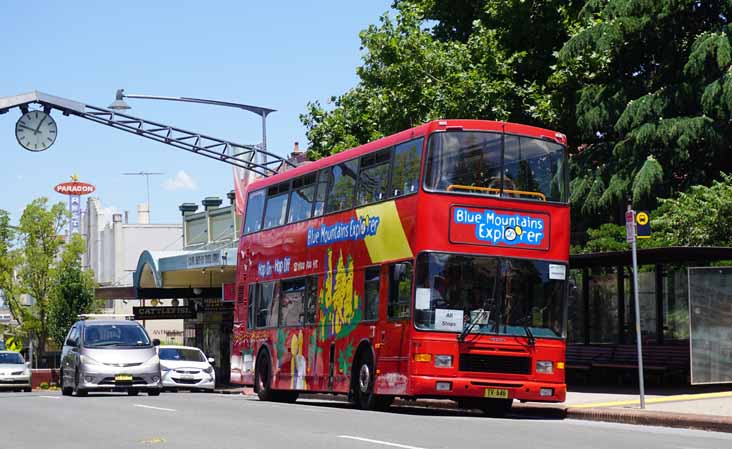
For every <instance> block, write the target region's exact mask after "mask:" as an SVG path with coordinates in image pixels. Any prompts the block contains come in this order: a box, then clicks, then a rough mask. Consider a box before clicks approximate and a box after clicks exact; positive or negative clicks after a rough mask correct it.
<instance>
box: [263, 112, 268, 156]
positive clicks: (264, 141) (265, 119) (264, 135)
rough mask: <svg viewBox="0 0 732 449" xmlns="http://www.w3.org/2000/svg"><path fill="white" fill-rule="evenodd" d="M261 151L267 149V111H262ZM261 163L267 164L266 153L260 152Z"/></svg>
mask: <svg viewBox="0 0 732 449" xmlns="http://www.w3.org/2000/svg"><path fill="white" fill-rule="evenodd" d="M262 151H267V113H266V112H265V111H262ZM262 159H264V160H263V161H262V163H263V164H265V165H266V164H267V153H262Z"/></svg>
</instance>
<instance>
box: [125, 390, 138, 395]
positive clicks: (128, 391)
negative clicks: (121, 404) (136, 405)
mask: <svg viewBox="0 0 732 449" xmlns="http://www.w3.org/2000/svg"><path fill="white" fill-rule="evenodd" d="M138 394H140V392H139V391H137V390H127V396H137V395H138Z"/></svg>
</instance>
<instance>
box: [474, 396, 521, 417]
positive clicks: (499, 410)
mask: <svg viewBox="0 0 732 449" xmlns="http://www.w3.org/2000/svg"><path fill="white" fill-rule="evenodd" d="M512 405H513V399H486V400H484V401H483V402H482V403H481V404H480V407H478V408H480V409H481V410H482V411H483V413H485V414H486V415H488V416H492V417H494V418H500V417H502V416H506V415H507V414H508V412H510V411H511V406H512Z"/></svg>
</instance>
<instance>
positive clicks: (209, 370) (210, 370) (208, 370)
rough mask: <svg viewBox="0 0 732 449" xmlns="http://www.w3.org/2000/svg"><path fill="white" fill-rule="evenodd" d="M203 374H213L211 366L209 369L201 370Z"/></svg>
mask: <svg viewBox="0 0 732 449" xmlns="http://www.w3.org/2000/svg"><path fill="white" fill-rule="evenodd" d="M203 372H204V373H206V374H211V373H213V372H214V369H213V366H209V367H207V368H204V369H203Z"/></svg>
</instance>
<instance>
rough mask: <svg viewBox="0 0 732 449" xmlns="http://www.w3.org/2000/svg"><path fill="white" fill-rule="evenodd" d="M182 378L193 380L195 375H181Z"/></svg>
mask: <svg viewBox="0 0 732 449" xmlns="http://www.w3.org/2000/svg"><path fill="white" fill-rule="evenodd" d="M180 378H181V379H186V380H189V379H193V374H181V375H180Z"/></svg>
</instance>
